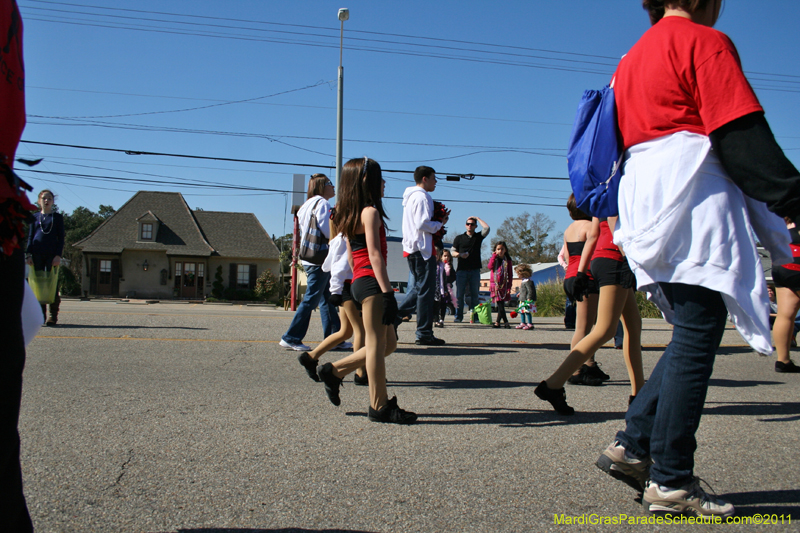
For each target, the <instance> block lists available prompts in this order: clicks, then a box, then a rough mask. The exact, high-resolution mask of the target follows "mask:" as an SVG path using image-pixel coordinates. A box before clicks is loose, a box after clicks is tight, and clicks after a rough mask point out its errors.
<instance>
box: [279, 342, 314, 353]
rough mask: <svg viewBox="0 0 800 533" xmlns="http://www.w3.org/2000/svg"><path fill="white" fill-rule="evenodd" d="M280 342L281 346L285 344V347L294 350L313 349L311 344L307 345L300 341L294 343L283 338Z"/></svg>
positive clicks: (304, 350)
mask: <svg viewBox="0 0 800 533" xmlns="http://www.w3.org/2000/svg"><path fill="white" fill-rule="evenodd" d="M278 344H280V345H281V346H283V347H284V348H286V349H288V350H294V351H296V352H310V351H311V346H307V345H305V344H303V343H302V342H301V343H299V344H292V343H290V342H286V341H285V340H283V339H281V342H279V343H278Z"/></svg>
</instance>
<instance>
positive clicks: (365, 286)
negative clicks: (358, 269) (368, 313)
mask: <svg viewBox="0 0 800 533" xmlns="http://www.w3.org/2000/svg"><path fill="white" fill-rule="evenodd" d="M350 293H351V294H352V295H353V300H355V302H356V303H357V304H359V305H360V304H362V303H364V300H366V299H367V298H369V297H370V296H374V295H376V294H382V293H383V291H382V290H381V286H380V284H379V283H378V280H377V279H375V278H373V277H372V276H364V277H363V278H358V279H355V280H353V284H352V285H350Z"/></svg>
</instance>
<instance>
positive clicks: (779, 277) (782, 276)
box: [772, 266, 800, 291]
mask: <svg viewBox="0 0 800 533" xmlns="http://www.w3.org/2000/svg"><path fill="white" fill-rule="evenodd" d="M772 281H774V282H775V286H776V287H782V288H785V289H791V290H793V291H800V270H792V269H790V268H786V267H783V266H774V267H772Z"/></svg>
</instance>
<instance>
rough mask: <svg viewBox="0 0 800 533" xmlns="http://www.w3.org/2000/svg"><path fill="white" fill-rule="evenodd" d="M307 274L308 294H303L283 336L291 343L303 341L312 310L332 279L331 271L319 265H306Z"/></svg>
mask: <svg viewBox="0 0 800 533" xmlns="http://www.w3.org/2000/svg"><path fill="white" fill-rule="evenodd" d="M306 275H307V277H308V279H307V283H308V286H307V287H306V294H305V296H303V301H302V302H300V305H299V306H298V307H297V312H295V314H294V318H292V323H291V324H290V325H289V329H288V330H287V331H286V333H284V334H283V336H282V337H281V338H282V339H283V340H285V341H286V342H288V343H290V344H300V343H301V342H303V338H304V337H305V336H306V333H307V332H308V324H309V322H310V321H311V312H312V311H313V310H314V309H316V308H317V305H319V301H320V299H321V298H322V294H323V292H324V291H325V288H326V287H328V285H329V282H330V279H331V275H330V273H329V272H323V271H322V267H319V266H309V267H306ZM323 320H324V319H323ZM323 327H324V324H323Z"/></svg>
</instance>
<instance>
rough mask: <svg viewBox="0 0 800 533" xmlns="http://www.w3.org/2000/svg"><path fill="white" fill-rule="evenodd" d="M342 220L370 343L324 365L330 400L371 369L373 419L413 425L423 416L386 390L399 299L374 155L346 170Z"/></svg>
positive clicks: (321, 369) (322, 373)
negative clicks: (345, 382)
mask: <svg viewBox="0 0 800 533" xmlns="http://www.w3.org/2000/svg"><path fill="white" fill-rule="evenodd" d="M339 185H340V190H341V191H342V192H341V194H340V196H339V202H338V204H337V212H338V213H337V220H338V223H339V228H340V230H341V232H342V234H343V235H344V236H345V238H346V239H347V249H348V253H349V255H350V258H351V266H352V269H353V281H352V284H351V286H350V292H351V293H352V296H353V299H354V300H355V301H356V302H357V303H359V304H360V305H361V310H362V319H363V322H364V347H363V348H361V349H360V350H358V351H356V352H355V353H353V355H351V356H349V357H345V358H344V359H341V360H339V361H337V362H336V363H325V364H324V365H322V366H321V367H319V371H318V375H319V377H320V379H321V380H322V382H323V383H324V384H325V391H326V392H327V394H328V398H329V399H330V400H331V402H332V403H333V404H334V405H339V404H340V403H341V400H340V399H339V386H340V385H341V383H342V378H343V377H344V376H346V375H347V374H349V373H350V372H352V371H354V370H356V369H357V368H360V367H361V366H364V365H365V364H366V367H367V377H368V379H369V403H370V405H369V410H368V415H367V416H368V418H369V420H371V421H373V422H389V423H393V424H412V423H414V422H415V421H416V420H417V415H416V414H414V413H411V412H409V411H404V410H403V409H400V407H398V406H397V398H396V397H394V398H392V399H389V394H388V392H387V390H386V364H385V357H386V356H387V355H389V354H390V353H392V352H393V351H394V350H395V348H396V347H397V336H396V333H395V331H394V326H393V324H394V321H395V318H396V317H397V300H396V299H395V296H394V290H393V289H392V286H391V284H390V283H389V274H388V272H387V270H386V256H387V246H386V227H385V224H384V220H385V219H386V212H385V211H384V209H383V202H382V201H381V198H383V190H384V186H385V185H386V182H385V181H384V180H383V177H382V175H381V166H380V165H379V164H378V163H377V161H373V160H372V159H369V158H366V157H365V158H363V159H351V160H350V161H348V162H347V163H346V164H345V165H344V167H343V168H342V173H341V181H340V184H339Z"/></svg>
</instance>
